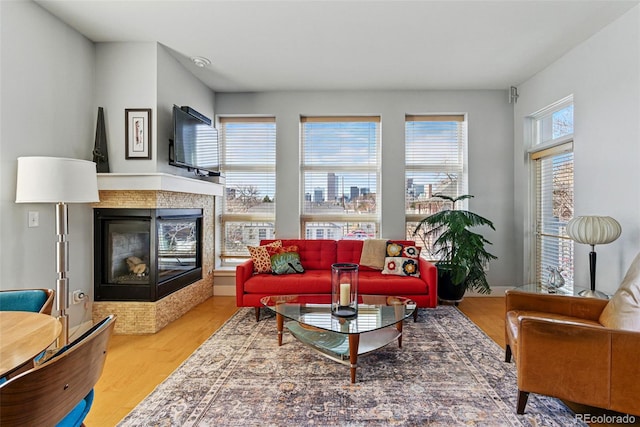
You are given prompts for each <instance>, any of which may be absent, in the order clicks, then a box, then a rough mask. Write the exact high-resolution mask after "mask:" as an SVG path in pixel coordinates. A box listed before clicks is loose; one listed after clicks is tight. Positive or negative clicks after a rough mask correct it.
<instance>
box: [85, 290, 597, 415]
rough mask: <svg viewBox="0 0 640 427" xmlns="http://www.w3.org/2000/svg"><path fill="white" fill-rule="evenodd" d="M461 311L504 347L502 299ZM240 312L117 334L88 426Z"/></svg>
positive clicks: (223, 307)
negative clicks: (149, 331)
mask: <svg viewBox="0 0 640 427" xmlns="http://www.w3.org/2000/svg"><path fill="white" fill-rule="evenodd" d="M458 308H459V309H460V310H461V311H462V312H463V313H465V314H466V315H467V317H469V318H470V319H471V320H472V321H473V322H474V323H476V324H477V325H478V327H480V328H481V329H482V330H483V331H484V332H485V333H486V334H487V335H488V336H489V337H491V338H492V339H493V340H494V341H496V342H497V343H498V344H499V345H500V346H502V347H503V348H504V346H505V339H504V298H503V297H476V298H473V297H469V298H465V299H464V300H463V301H462V302H461V303H460V305H459V307H458ZM236 310H237V308H236V303H235V297H218V296H216V297H213V298H210V299H208V300H207V301H205V302H203V303H202V304H200V305H198V306H197V307H195V308H194V309H193V310H191V311H190V312H188V313H187V314H185V315H184V316H183V317H181V318H180V319H178V320H176V321H175V322H173V323H171V324H170V325H168V326H167V327H165V328H164V329H162V330H161V331H160V332H158V333H156V334H153V335H114V336H113V337H112V338H111V342H110V345H109V354H108V357H107V363H106V366H105V369H104V372H103V374H102V377H101V378H100V381H98V384H97V385H96V387H95V393H96V394H95V400H94V402H93V407H92V409H91V411H90V412H89V415H88V417H87V419H86V421H85V425H87V426H88V427H101V426H105V427H110V426H114V425H116V424H117V423H118V421H120V420H121V419H122V418H123V417H124V416H125V415H127V414H128V413H129V412H130V411H131V410H132V409H133V408H134V407H135V406H136V405H137V404H138V403H139V402H140V401H142V400H143V399H144V398H145V397H146V396H147V395H148V394H149V393H150V392H151V391H153V389H154V388H155V387H156V386H157V385H158V384H160V383H161V382H162V381H163V380H164V379H165V378H166V377H167V376H169V375H170V374H171V373H172V372H173V371H174V370H175V369H176V368H177V367H178V366H179V365H180V364H181V363H182V361H184V360H185V359H186V358H187V357H188V356H189V355H190V354H191V353H193V351H194V350H195V349H196V348H198V346H199V345H200V344H202V342H204V341H205V340H206V339H207V338H208V337H209V336H210V335H211V334H212V333H213V332H215V331H216V330H217V329H218V328H219V327H220V326H222V325H223V324H224V322H225V321H226V320H227V319H228V318H229V317H230V316H231V315H232V314H233V313H235V312H236ZM570 406H571V407H572V409H573V410H574V411H580V412H590V411H589V408H586V409H585V408H584V407H582V406H578V405H572V404H570ZM591 413H595V412H593V411H591ZM606 425H607V424H591V426H606Z"/></svg>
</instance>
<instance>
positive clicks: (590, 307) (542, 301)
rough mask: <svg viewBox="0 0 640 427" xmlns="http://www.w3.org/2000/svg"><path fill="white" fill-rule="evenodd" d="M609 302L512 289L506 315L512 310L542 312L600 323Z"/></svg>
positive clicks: (506, 302)
mask: <svg viewBox="0 0 640 427" xmlns="http://www.w3.org/2000/svg"><path fill="white" fill-rule="evenodd" d="M607 303H608V301H607V300H603V299H598V298H583V297H579V296H567V295H549V294H535V293H532V292H524V291H519V290H515V289H510V290H508V291H507V292H506V294H505V313H507V312H509V311H512V310H526V311H541V312H546V313H555V314H563V315H565V316H571V317H577V318H580V319H586V320H593V321H596V322H597V321H598V319H599V318H600V313H602V310H604V307H605V306H606V305H607Z"/></svg>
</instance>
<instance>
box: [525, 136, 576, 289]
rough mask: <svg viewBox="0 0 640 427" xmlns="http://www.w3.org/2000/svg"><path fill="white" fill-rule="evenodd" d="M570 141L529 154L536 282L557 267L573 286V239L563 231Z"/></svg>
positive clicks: (568, 209)
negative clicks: (532, 175) (532, 178)
mask: <svg viewBox="0 0 640 427" xmlns="http://www.w3.org/2000/svg"><path fill="white" fill-rule="evenodd" d="M572 147H573V143H571V142H569V143H565V144H562V145H560V146H557V147H553V148H552V149H548V150H543V151H540V152H536V153H532V154H531V155H530V157H531V159H532V160H533V161H534V162H535V175H536V190H535V192H536V282H537V283H546V282H547V280H548V277H549V269H550V268H558V269H560V271H561V274H562V276H563V277H564V279H565V283H566V285H567V286H572V285H573V241H572V240H571V239H570V238H569V236H568V235H567V232H566V226H567V222H568V221H569V220H570V219H571V218H573V206H574V200H573V197H574V194H573V151H572Z"/></svg>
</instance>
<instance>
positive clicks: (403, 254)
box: [382, 241, 420, 277]
mask: <svg viewBox="0 0 640 427" xmlns="http://www.w3.org/2000/svg"><path fill="white" fill-rule="evenodd" d="M419 257H420V248H419V247H417V246H415V245H405V244H402V243H398V242H393V241H389V242H387V256H386V258H385V259H384V269H383V270H382V274H394V275H397V276H412V277H420V269H419V267H418V258H419Z"/></svg>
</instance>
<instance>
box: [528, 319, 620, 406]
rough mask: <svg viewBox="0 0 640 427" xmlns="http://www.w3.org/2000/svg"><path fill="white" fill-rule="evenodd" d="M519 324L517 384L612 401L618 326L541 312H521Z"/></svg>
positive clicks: (600, 402) (574, 397)
mask: <svg viewBox="0 0 640 427" xmlns="http://www.w3.org/2000/svg"><path fill="white" fill-rule="evenodd" d="M519 329H520V330H519V333H518V343H517V347H518V348H517V351H516V366H517V369H518V389H519V390H521V391H526V392H534V393H539V394H545V395H549V396H555V397H559V398H561V399H568V400H571V401H574V402H581V403H585V404H589V405H593V406H598V407H607V406H608V405H609V395H610V391H609V384H610V380H611V336H612V333H613V332H614V331H612V330H611V329H607V328H604V327H601V326H594V325H587V324H577V323H574V322H564V321H559V320H557V319H553V320H551V319H544V318H540V317H537V316H536V317H530V316H522V317H521V318H520V326H519Z"/></svg>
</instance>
